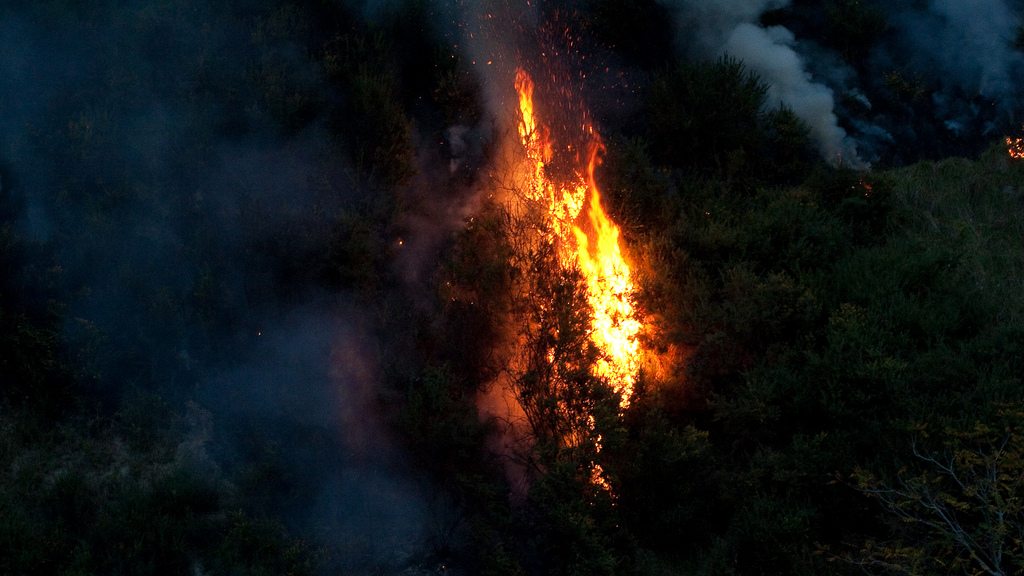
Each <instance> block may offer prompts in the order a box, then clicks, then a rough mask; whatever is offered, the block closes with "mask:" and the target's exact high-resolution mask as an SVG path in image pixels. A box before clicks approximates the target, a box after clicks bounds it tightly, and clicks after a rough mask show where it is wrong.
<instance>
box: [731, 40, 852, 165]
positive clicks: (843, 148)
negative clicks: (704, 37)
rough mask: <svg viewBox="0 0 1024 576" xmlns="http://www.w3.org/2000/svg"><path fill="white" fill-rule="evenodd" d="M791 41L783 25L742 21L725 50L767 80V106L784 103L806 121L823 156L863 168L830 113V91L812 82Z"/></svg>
mask: <svg viewBox="0 0 1024 576" xmlns="http://www.w3.org/2000/svg"><path fill="white" fill-rule="evenodd" d="M794 41H795V39H794V37H793V34H792V32H790V31H789V30H787V29H786V28H783V27H782V26H772V27H770V28H761V27H759V26H754V25H753V24H747V23H742V24H740V25H738V26H736V28H735V29H734V30H733V32H732V34H731V35H730V36H729V39H728V40H727V41H726V43H725V52H726V53H727V54H730V55H732V56H735V57H737V58H739V59H741V60H743V62H744V63H746V65H747V66H748V67H749V68H750V69H751V70H753V71H754V72H757V73H758V74H759V75H760V76H761V77H762V78H763V79H765V80H766V81H768V82H769V84H770V86H769V88H768V105H769V106H772V107H778V106H779V105H780V104H785V105H786V106H788V107H790V108H791V109H792V110H793V112H794V113H795V114H796V115H797V116H799V117H800V118H801V119H802V120H803V121H804V122H806V123H807V124H808V125H809V126H810V129H811V137H812V138H814V140H815V141H816V142H818V147H819V150H820V151H821V154H822V156H824V157H825V158H827V159H830V160H836V159H838V160H841V161H842V162H844V163H849V164H850V165H851V166H853V167H854V168H862V167H864V165H863V163H862V162H860V160H859V159H858V158H857V155H856V150H855V148H854V147H853V143H852V142H851V141H850V140H849V139H848V138H847V137H846V131H845V130H843V129H842V128H840V127H839V124H838V119H837V118H836V115H835V113H834V112H833V110H834V108H835V102H834V100H833V98H832V90H831V89H830V88H828V87H827V86H825V85H824V84H818V83H815V82H812V81H811V78H810V74H808V73H807V72H806V71H805V70H804V65H803V61H802V60H801V58H800V56H799V55H797V53H796V52H795V51H794V50H793V48H792V47H791V45H792V44H793V42H794Z"/></svg>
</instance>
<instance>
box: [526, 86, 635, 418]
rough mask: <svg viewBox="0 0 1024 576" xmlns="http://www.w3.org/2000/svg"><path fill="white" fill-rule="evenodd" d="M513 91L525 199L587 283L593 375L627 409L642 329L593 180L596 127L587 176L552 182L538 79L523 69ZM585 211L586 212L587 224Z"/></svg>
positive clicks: (615, 232)
mask: <svg viewBox="0 0 1024 576" xmlns="http://www.w3.org/2000/svg"><path fill="white" fill-rule="evenodd" d="M515 87H516V92H517V93H518V94H519V109H520V113H521V121H520V123H519V136H520V138H521V140H522V143H523V146H524V147H525V149H526V155H527V160H528V162H529V166H528V168H529V176H528V182H527V186H526V196H527V197H528V198H529V199H530V200H533V201H537V202H540V203H541V204H542V206H544V207H545V208H546V214H545V219H546V224H547V226H548V238H547V241H548V242H550V243H552V244H553V245H554V246H555V248H556V250H557V253H558V257H559V263H560V265H561V266H562V267H564V268H574V267H578V268H579V270H580V272H581V273H582V275H583V277H584V279H585V282H586V288H587V300H588V302H589V304H590V306H591V308H592V309H593V317H592V319H591V326H590V340H591V342H593V344H594V345H595V346H596V347H597V348H598V350H600V351H601V358H600V359H599V360H598V361H597V365H596V367H595V372H596V375H597V376H599V377H602V378H605V379H607V381H608V382H609V384H611V386H612V387H613V388H614V390H615V392H616V393H617V394H619V396H620V404H619V405H620V407H621V408H626V407H628V406H629V398H630V396H631V395H632V392H633V385H634V381H635V378H636V373H637V369H638V368H639V365H640V355H639V342H638V341H637V334H638V333H639V331H640V322H638V321H637V320H636V319H635V318H634V317H633V305H632V302H631V301H630V297H631V295H632V293H633V292H634V285H633V282H632V280H631V278H630V270H629V266H628V265H627V264H626V261H625V260H624V258H623V256H622V253H621V251H620V248H619V228H618V226H617V225H616V224H615V223H614V222H612V221H611V220H610V219H609V218H608V215H607V214H605V212H604V208H603V207H602V205H601V195H600V191H599V190H598V188H597V184H596V183H595V180H594V168H595V166H596V165H597V163H598V153H599V152H600V151H601V148H602V145H601V142H600V139H599V137H598V136H597V134H596V132H595V131H594V130H593V128H592V127H590V126H586V127H585V130H586V132H587V133H589V134H590V135H591V136H592V137H593V140H592V141H591V143H590V144H589V147H588V149H587V155H586V166H585V169H584V170H582V171H579V170H578V171H576V172H575V174H576V177H575V178H574V179H573V180H572V181H569V182H564V183H556V182H553V181H552V179H551V178H550V177H549V176H548V174H547V173H546V170H545V165H546V164H547V163H548V162H550V161H551V159H552V156H553V149H552V143H551V142H550V140H549V138H548V130H547V128H546V126H544V125H543V124H541V123H539V122H538V120H537V117H536V113H535V111H534V104H533V91H534V84H533V80H532V79H531V78H530V76H529V75H528V74H527V73H526V72H525V71H524V70H522V69H519V70H517V72H516V82H515ZM581 212H586V219H585V220H583V222H580V220H581V216H580V214H581Z"/></svg>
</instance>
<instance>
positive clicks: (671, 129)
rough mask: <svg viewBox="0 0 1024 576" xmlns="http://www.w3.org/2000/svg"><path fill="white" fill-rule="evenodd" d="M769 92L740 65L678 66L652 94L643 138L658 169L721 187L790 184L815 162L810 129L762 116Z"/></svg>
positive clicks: (774, 115)
mask: <svg viewBox="0 0 1024 576" xmlns="http://www.w3.org/2000/svg"><path fill="white" fill-rule="evenodd" d="M767 93H768V85H767V84H765V83H764V82H762V81H761V79H760V78H759V77H758V76H757V75H756V74H754V73H753V72H750V71H748V70H747V68H746V66H744V64H743V62H742V61H739V60H736V59H734V58H730V57H723V58H721V59H719V60H718V61H716V62H714V63H706V62H680V63H678V64H676V65H675V66H674V67H673V68H670V69H669V70H667V71H665V72H663V73H661V74H659V75H657V76H656V77H655V78H654V79H653V81H652V83H651V86H650V96H649V100H648V102H647V104H648V107H649V109H650V119H649V125H648V126H647V138H648V139H649V141H650V143H651V148H650V150H651V153H652V155H653V157H654V159H655V161H656V162H658V163H659V164H661V165H669V166H673V167H677V168H682V169H684V170H687V171H688V172H692V173H696V174H700V175H714V176H716V177H717V178H719V179H720V180H721V181H722V182H723V183H724V184H725V185H726V186H736V185H739V186H740V187H741V188H748V187H749V186H750V185H751V183H749V182H747V181H748V180H750V179H752V178H754V179H760V180H763V181H768V182H785V183H792V182H794V181H795V180H797V179H799V178H800V177H801V175H802V174H803V173H804V172H805V171H806V168H807V166H809V165H810V164H811V163H812V162H813V158H814V153H813V152H812V151H811V146H810V139H809V134H810V131H809V129H808V127H807V126H806V125H805V124H804V123H803V122H802V121H800V120H799V119H798V118H797V117H796V115H794V114H793V113H792V111H791V110H789V109H788V108H785V107H780V108H778V109H776V110H765V109H764V106H765V100H766V97H767Z"/></svg>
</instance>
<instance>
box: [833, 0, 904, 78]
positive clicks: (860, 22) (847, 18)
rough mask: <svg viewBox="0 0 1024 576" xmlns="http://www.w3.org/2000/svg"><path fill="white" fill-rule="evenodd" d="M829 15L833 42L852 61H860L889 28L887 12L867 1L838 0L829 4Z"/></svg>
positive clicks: (856, 62) (844, 56)
mask: <svg viewBox="0 0 1024 576" xmlns="http://www.w3.org/2000/svg"><path fill="white" fill-rule="evenodd" d="M825 10H826V14H827V16H828V28H829V34H828V36H827V38H828V41H829V43H830V44H831V45H832V47H833V48H835V49H836V50H838V51H839V53H840V54H842V55H843V58H845V59H846V60H847V61H848V62H852V63H854V64H860V63H862V62H863V61H864V59H865V58H866V57H867V55H868V52H869V51H870V50H871V47H872V46H873V45H874V43H875V41H876V40H877V39H878V37H879V36H881V35H882V34H883V33H884V32H885V31H886V29H887V28H888V23H887V22H886V21H885V13H884V12H883V11H882V9H881V8H879V7H878V6H874V5H867V6H866V5H865V2H864V1H863V0H838V1H831V2H828V3H827V4H826V6H825Z"/></svg>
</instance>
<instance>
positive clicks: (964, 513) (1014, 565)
mask: <svg viewBox="0 0 1024 576" xmlns="http://www.w3.org/2000/svg"><path fill="white" fill-rule="evenodd" d="M916 431H917V437H915V439H914V441H913V442H912V443H911V452H912V454H913V456H914V460H912V461H911V462H910V463H909V464H906V465H904V466H902V467H901V468H900V469H899V471H898V472H897V474H896V477H895V478H894V479H892V480H885V479H882V478H879V477H878V476H876V475H875V474H872V473H871V472H869V471H867V470H864V469H858V470H857V471H856V472H855V474H854V478H855V480H856V482H857V487H858V489H859V490H860V491H862V492H863V493H865V494H867V495H868V496H870V497H872V498H874V499H876V500H878V501H879V503H880V504H882V506H883V507H885V509H886V510H887V511H888V512H889V513H890V518H891V520H892V522H891V523H890V526H891V529H892V531H893V534H892V536H893V538H892V539H890V540H886V541H875V540H868V541H867V542H866V543H865V545H864V548H863V549H862V550H861V552H860V553H859V554H856V555H850V556H848V557H847V560H849V561H851V562H853V563H855V564H858V565H860V566H863V567H864V568H865V569H866V570H869V571H871V572H875V571H877V572H881V573H889V574H919V573H928V572H931V571H945V570H947V569H949V568H952V569H958V570H962V571H963V572H964V573H966V574H979V575H980V574H1008V573H1016V572H1018V571H1019V570H1020V568H1021V566H1020V561H1019V559H1018V558H1019V557H1020V555H1021V553H1022V550H1021V539H1020V534H1021V533H1022V531H1024V475H1022V473H1021V469H1022V467H1024V413H1022V412H1020V411H1019V409H1015V408H1012V407H1011V408H1008V409H1004V410H1002V411H1000V412H999V414H998V416H997V418H996V422H994V423H993V425H989V424H986V423H982V422H976V423H975V424H974V426H972V427H970V428H966V429H955V428H949V429H946V430H945V431H944V433H943V434H942V435H941V438H942V446H943V447H942V449H939V450H932V449H928V448H926V447H924V445H925V444H931V443H933V442H929V441H928V438H929V435H928V434H927V432H926V427H925V426H923V425H921V426H918V427H917V430H916ZM933 440H934V439H933Z"/></svg>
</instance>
